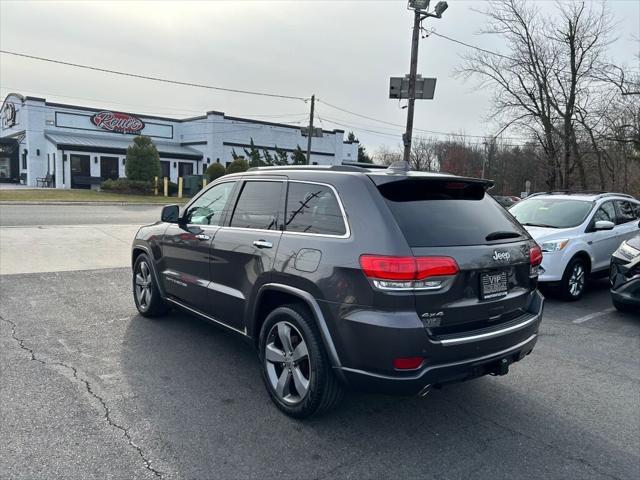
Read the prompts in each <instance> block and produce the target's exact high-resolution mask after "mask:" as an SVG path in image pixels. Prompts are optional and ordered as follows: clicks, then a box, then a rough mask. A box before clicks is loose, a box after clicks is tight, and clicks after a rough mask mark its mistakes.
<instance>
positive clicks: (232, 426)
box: [0, 206, 640, 480]
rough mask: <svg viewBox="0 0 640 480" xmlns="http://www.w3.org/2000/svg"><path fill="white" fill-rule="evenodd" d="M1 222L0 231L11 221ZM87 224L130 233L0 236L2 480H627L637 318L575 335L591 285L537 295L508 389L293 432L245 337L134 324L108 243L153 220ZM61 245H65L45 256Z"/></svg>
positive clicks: (490, 382)
mask: <svg viewBox="0 0 640 480" xmlns="http://www.w3.org/2000/svg"><path fill="white" fill-rule="evenodd" d="M11 208H14V209H15V210H14V211H13V213H12V212H11V210H8V209H7V208H6V207H5V206H3V212H2V214H3V217H2V221H3V222H4V223H3V224H4V225H7V223H6V222H7V221H8V219H17V220H20V218H21V217H20V212H19V210H20V207H19V206H18V207H11ZM65 208H67V207H64V208H62V207H57V208H56V211H57V210H58V209H60V210H64V209H65ZM101 212H102V213H103V212H107V213H110V214H112V215H114V216H116V217H117V218H118V219H119V220H122V219H125V220H127V222H130V223H129V225H126V223H127V222H124V223H125V225H124V226H120V227H118V228H121V230H118V229H117V228H116V227H115V226H113V225H109V224H107V223H103V224H101V225H93V226H89V225H78V226H69V225H55V224H56V223H60V222H62V221H65V219H67V218H69V215H71V214H72V213H73V209H67V210H64V211H61V212H58V213H56V214H55V215H51V216H49V215H48V214H49V213H51V211H44V212H40V211H38V210H32V211H31V214H32V215H36V217H33V218H32V217H30V219H29V221H28V222H27V223H28V225H27V226H23V227H20V226H12V227H6V226H5V227H0V243H2V245H1V246H2V250H3V255H8V254H7V253H6V252H7V247H9V248H10V249H12V250H11V252H12V253H11V258H12V261H13V263H14V265H15V266H16V268H17V269H18V271H20V272H23V273H17V274H10V275H0V478H1V479H5V478H6V479H12V480H14V479H15V480H22V479H24V480H39V479H47V480H49V479H52V478H64V479H72V480H73V479H82V480H85V479H118V480H119V479H157V478H162V479H176V480H178V479H180V480H181V479H193V480H207V479H211V480H213V479H225V480H226V479H278V480H288V479H293V480H297V479H301V478H308V479H334V478H340V479H342V478H353V479H358V480H360V479H367V478H371V479H384V478H389V479H396V478H403V479H404V478H407V479H413V478H416V479H481V478H482V479H484V478H488V479H489V478H490V479H503V478H504V479H513V478H522V477H525V476H526V477H527V478H532V479H537V478H540V479H556V478H557V479H566V478H579V479H608V480H610V479H634V480H635V479H636V478H640V318H638V317H637V316H636V317H632V316H630V315H623V314H619V313H617V312H613V313H612V312H607V313H605V314H603V315H600V316H597V317H595V318H593V319H591V320H588V321H585V322H583V323H579V324H574V323H573V321H574V320H576V319H579V318H583V317H584V316H585V315H590V314H592V313H594V312H601V311H605V310H607V309H609V308H610V307H611V303H610V300H609V296H608V291H607V284H606V281H602V282H595V283H594V284H593V285H591V289H590V291H589V292H587V294H586V295H585V297H584V298H583V299H582V300H581V301H580V302H576V303H563V302H559V301H557V300H554V299H552V298H551V299H548V302H547V304H546V308H545V316H544V320H543V324H542V327H541V331H540V338H539V341H538V345H537V346H536V349H535V350H534V352H533V353H532V354H531V355H530V356H528V357H526V358H525V359H524V360H523V361H522V362H520V363H518V364H516V365H514V366H512V368H511V372H510V373H509V375H507V376H504V377H484V378H481V379H477V380H474V381H472V382H467V383H463V384H457V385H452V386H449V387H447V388H444V389H442V390H434V391H432V392H431V393H430V394H429V395H428V396H427V397H426V398H422V399H421V398H402V397H400V398H398V397H387V396H378V395H364V394H355V393H351V394H349V395H348V396H347V398H346V399H345V401H344V402H343V403H342V404H341V405H340V407H339V408H338V409H337V410H336V411H335V412H332V413H330V414H328V415H326V416H323V417H320V418H316V419H312V420H310V421H304V422H300V421H295V420H292V419H289V418H287V417H284V416H283V415H282V414H281V413H280V412H279V411H278V410H277V409H276V408H275V407H274V406H272V404H271V401H270V399H269V397H268V395H267V393H266V391H265V389H264V387H263V385H262V380H261V377H260V372H259V369H258V364H257V361H256V356H255V352H254V350H253V347H252V346H251V345H249V344H247V343H246V342H245V341H244V340H243V339H241V338H239V337H238V336H235V335H233V334H232V333H229V332H227V331H224V330H222V329H220V328H219V327H216V326H214V325H211V324H208V323H206V322H204V321H201V320H199V319H196V318H193V317H190V316H188V315H186V314H183V313H180V312H175V311H174V312H172V313H171V314H170V315H169V316H167V317H166V318H162V319H157V320H150V319H145V318H142V317H140V316H139V315H137V312H136V310H135V306H134V304H133V299H132V296H131V280H130V274H131V273H130V269H129V268H128V267H126V265H127V263H128V261H129V253H128V252H129V242H128V240H127V241H123V239H125V237H127V235H131V234H130V233H128V230H131V231H134V230H135V227H134V226H133V225H134V224H135V223H139V222H140V221H142V220H141V218H140V217H141V216H145V215H147V216H148V217H149V220H152V219H153V218H155V216H157V208H156V209H155V210H154V209H149V210H148V211H146V210H144V209H137V210H127V209H120V210H118V209H117V208H115V209H114V208H113V207H110V209H108V210H104V207H84V210H83V214H82V215H83V217H82V218H81V220H82V219H94V218H95V219H98V218H100V215H101ZM37 215H40V216H37ZM145 218H146V217H145ZM82 221H86V220H82ZM94 223H95V224H100V223H102V222H101V221H96V222H94ZM35 225H41V226H44V227H45V228H42V229H41V228H40V227H35ZM127 229H128V230H127ZM118 231H120V233H118V234H117V235H112V236H108V235H106V234H105V235H102V233H105V232H108V233H112V234H113V233H114V232H118ZM60 232H62V233H65V234H67V235H69V236H71V237H75V240H74V241H73V242H70V243H65V242H59V243H58V244H56V245H53V246H49V243H50V242H49V241H48V240H47V239H46V238H45V237H46V236H47V235H51V238H56V235H58V234H59V233H60ZM73 232H78V233H73ZM87 232H89V233H87ZM96 232H97V233H96ZM100 232H102V233H100ZM33 235H35V236H37V238H36V239H34V240H33V241H25V239H31V238H32V236H33ZM83 235H94V236H95V237H96V240H95V241H99V242H104V244H105V245H108V246H109V249H107V250H101V249H99V248H95V245H93V246H92V249H89V248H86V247H87V246H91V242H90V241H87V239H86V238H84V237H83ZM91 238H93V237H91ZM7 239H12V240H11V243H7V241H6V240H7ZM125 240H126V239H125ZM83 245H84V247H83ZM79 247H83V248H84V249H82V248H79ZM89 250H92V251H89ZM106 252H109V253H106ZM20 256H22V257H23V258H27V257H28V259H27V260H26V261H22V259H21V258H20ZM74 256H75V257H78V258H79V256H82V258H81V260H77V261H75V263H74V264H73V265H71V266H70V267H69V268H65V270H68V269H72V270H76V271H64V272H63V271H59V265H61V264H62V263H65V265H66V266H69V265H68V262H67V261H66V259H67V258H71V257H74ZM107 257H109V258H107ZM2 258H4V257H1V256H0V263H1V260H2ZM105 262H106V263H107V265H108V266H116V267H123V268H102V267H104V266H105ZM109 262H112V263H109ZM112 264H113V265H112ZM0 266H1V265H0ZM89 266H92V268H102V269H99V270H98V269H93V270H86V268H89ZM80 268H84V269H80ZM20 269H21V270H20ZM34 270H36V272H35V273H27V272H32V271H34Z"/></svg>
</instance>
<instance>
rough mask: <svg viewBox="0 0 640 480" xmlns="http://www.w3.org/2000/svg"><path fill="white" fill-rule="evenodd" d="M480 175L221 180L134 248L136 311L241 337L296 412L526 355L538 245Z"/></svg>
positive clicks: (398, 168)
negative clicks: (173, 313)
mask: <svg viewBox="0 0 640 480" xmlns="http://www.w3.org/2000/svg"><path fill="white" fill-rule="evenodd" d="M490 186H491V182H489V181H486V180H479V179H475V178H463V177H458V176H454V175H448V174H436V173H422V172H411V171H408V169H407V168H406V164H404V163H402V162H400V163H399V164H394V165H392V166H391V167H389V168H387V169H374V168H362V167H358V166H331V167H294V166H290V167H269V168H258V169H252V170H250V171H248V172H244V173H239V174H234V175H227V176H224V177H222V178H220V179H218V180H217V181H216V182H214V183H212V184H211V185H209V186H207V188H205V189H204V190H203V191H201V192H200V193H199V194H198V195H197V196H196V197H195V198H193V200H191V201H190V202H189V203H188V204H187V205H186V206H185V207H184V208H182V209H179V208H178V206H177V205H169V206H166V207H164V208H163V210H162V219H161V221H160V222H157V223H155V224H153V225H149V226H145V227H142V228H141V229H140V230H139V231H138V233H137V235H136V238H135V240H134V242H133V250H132V265H133V290H134V299H135V303H136V306H137V308H138V310H139V312H140V313H141V314H142V315H143V316H147V317H153V316H158V315H161V314H164V313H166V312H167V310H168V309H169V308H170V307H178V308H181V309H184V310H186V311H188V312H191V313H193V314H195V315H197V316H200V317H202V318H205V319H207V320H210V321H212V322H214V323H216V324H219V325H222V326H224V327H226V328H227V329H229V330H233V331H234V332H236V333H238V334H240V335H242V336H244V337H246V338H247V339H249V340H250V341H252V342H254V344H255V346H256V347H257V350H258V356H259V359H260V365H261V369H262V376H263V378H264V383H265V385H266V388H267V390H268V391H269V394H270V395H271V397H272V399H273V401H274V402H275V404H276V405H277V406H278V407H279V408H280V409H281V410H282V411H284V412H285V413H287V414H288V415H291V416H293V417H297V418H303V417H307V416H310V415H313V414H317V413H321V412H323V411H326V410H328V409H329V408H331V407H332V406H334V405H335V404H336V403H337V402H338V401H339V400H340V398H341V397H342V393H343V391H344V389H345V387H350V388H356V389H366V390H370V391H377V392H386V393H398V394H405V395H411V394H426V392H428V390H429V389H430V388H431V387H433V386H436V387H439V386H441V385H443V384H445V383H449V382H455V381H461V380H466V379H470V378H474V377H478V376H481V375H485V374H493V375H503V374H505V373H507V371H508V369H509V365H510V364H512V363H513V362H516V361H518V360H520V359H522V358H523V357H524V356H526V355H528V354H529V353H531V350H532V349H533V347H534V345H535V343H536V340H537V335H538V326H539V324H540V320H541V316H542V309H543V297H542V296H541V295H540V293H539V292H538V291H537V289H536V287H537V276H538V266H539V265H540V263H541V260H542V252H541V250H540V248H539V247H538V245H537V244H536V243H535V242H534V241H533V240H532V239H531V237H530V236H529V234H528V233H527V232H526V230H525V229H524V228H522V227H521V226H520V224H519V223H518V222H517V221H516V220H515V219H514V218H513V217H512V216H511V215H510V214H509V213H508V212H507V211H505V210H504V209H503V208H502V207H500V206H499V205H498V204H497V203H496V201H495V200H493V199H492V198H491V196H489V195H488V194H486V193H485V192H486V190H487V188H489V187H490Z"/></svg>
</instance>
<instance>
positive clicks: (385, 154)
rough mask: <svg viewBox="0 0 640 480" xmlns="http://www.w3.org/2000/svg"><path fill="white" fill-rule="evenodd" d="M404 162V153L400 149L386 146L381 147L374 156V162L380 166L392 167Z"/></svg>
mask: <svg viewBox="0 0 640 480" xmlns="http://www.w3.org/2000/svg"><path fill="white" fill-rule="evenodd" d="M400 160H402V151H401V150H400V149H399V148H395V149H393V148H390V147H387V146H386V145H383V146H381V147H379V148H378V149H377V150H376V151H375V152H374V154H373V162H374V163H377V164H379V165H391V164H392V163H393V162H398V161H400Z"/></svg>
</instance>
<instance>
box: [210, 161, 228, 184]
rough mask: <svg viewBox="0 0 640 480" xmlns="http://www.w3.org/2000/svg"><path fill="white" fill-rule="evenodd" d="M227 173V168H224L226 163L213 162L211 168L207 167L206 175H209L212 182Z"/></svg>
mask: <svg viewBox="0 0 640 480" xmlns="http://www.w3.org/2000/svg"><path fill="white" fill-rule="evenodd" d="M226 173H227V170H226V169H225V168H224V165H222V164H220V163H212V164H211V165H209V168H207V171H206V172H205V175H206V176H207V181H209V182H212V181H214V180H215V179H216V178H220V177H221V176H223V175H224V174H226Z"/></svg>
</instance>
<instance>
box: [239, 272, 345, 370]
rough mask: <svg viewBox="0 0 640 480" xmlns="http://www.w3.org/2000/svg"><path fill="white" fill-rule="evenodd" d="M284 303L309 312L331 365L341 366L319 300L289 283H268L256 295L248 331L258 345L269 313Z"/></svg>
mask: <svg viewBox="0 0 640 480" xmlns="http://www.w3.org/2000/svg"><path fill="white" fill-rule="evenodd" d="M284 305H298V306H299V307H300V308H302V309H304V310H305V311H306V312H308V313H309V315H310V317H311V318H312V319H313V320H314V321H315V323H316V326H317V327H318V330H319V331H320V335H321V337H322V343H323V344H324V347H325V350H326V352H327V356H328V357H329V360H330V362H331V365H332V366H333V367H340V366H341V364H340V360H339V358H338V354H337V352H336V349H335V346H334V344H333V340H332V339H331V335H330V333H329V329H328V327H327V324H326V322H325V319H324V315H323V314H322V311H321V310H320V306H319V305H318V302H316V300H315V299H314V298H313V296H312V295H311V294H310V293H309V292H305V291H304V290H300V289H298V288H295V287H290V286H288V285H282V284H266V285H263V286H262V287H261V288H260V290H259V292H258V294H257V295H256V301H255V304H254V307H253V314H252V316H251V322H250V325H249V332H248V333H249V334H250V336H251V337H252V338H253V340H254V342H255V344H256V346H258V341H259V338H260V329H261V328H262V325H263V323H264V321H265V319H266V318H267V316H268V315H269V313H270V312H272V311H273V310H274V309H276V308H278V307H280V306H284ZM338 371H339V370H338ZM338 375H339V374H338Z"/></svg>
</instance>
